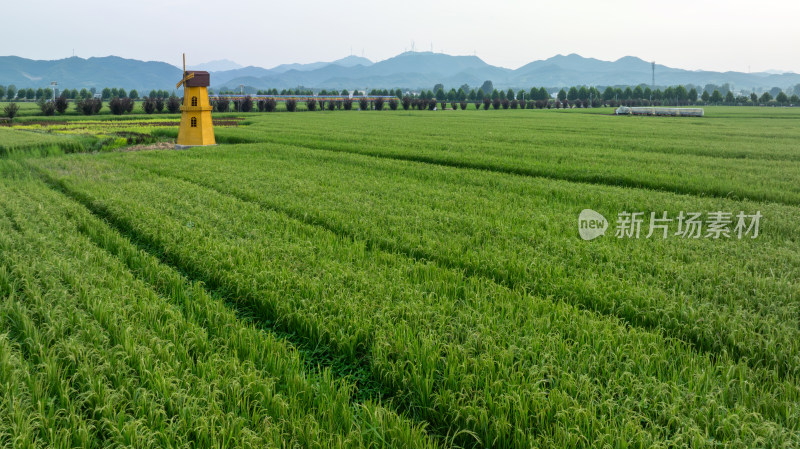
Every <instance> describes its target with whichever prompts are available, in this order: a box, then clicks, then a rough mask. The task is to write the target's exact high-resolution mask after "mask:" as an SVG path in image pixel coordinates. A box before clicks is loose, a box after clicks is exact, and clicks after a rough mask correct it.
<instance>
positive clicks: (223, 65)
mask: <svg viewBox="0 0 800 449" xmlns="http://www.w3.org/2000/svg"><path fill="white" fill-rule="evenodd" d="M241 68H242V66H240V65H239V64H237V63H235V62H233V61H231V60H229V59H220V60H217V61H209V62H204V63H202V64H196V65H193V66H187V67H186V69H187V70H189V69H191V70H205V71H206V72H221V71H223V70H236V69H241Z"/></svg>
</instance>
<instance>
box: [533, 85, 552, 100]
mask: <svg viewBox="0 0 800 449" xmlns="http://www.w3.org/2000/svg"><path fill="white" fill-rule="evenodd" d="M536 99H537V100H542V101H547V100H549V99H550V92H548V91H547V89H545V88H544V87H540V88H539V95H538V96H537V97H536Z"/></svg>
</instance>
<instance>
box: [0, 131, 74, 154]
mask: <svg viewBox="0 0 800 449" xmlns="http://www.w3.org/2000/svg"><path fill="white" fill-rule="evenodd" d="M85 143H86V142H85V141H84V140H81V139H76V138H73V137H71V136H54V135H51V134H45V133H38V132H30V131H21V130H16V129H12V128H7V127H0V158H2V157H9V156H12V155H16V154H30V153H32V152H38V153H43V154H47V153H51V152H76V151H81V150H82V149H83V146H84V144H85Z"/></svg>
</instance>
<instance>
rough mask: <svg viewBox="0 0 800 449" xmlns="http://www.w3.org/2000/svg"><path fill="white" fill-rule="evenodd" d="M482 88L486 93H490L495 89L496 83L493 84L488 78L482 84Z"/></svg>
mask: <svg viewBox="0 0 800 449" xmlns="http://www.w3.org/2000/svg"><path fill="white" fill-rule="evenodd" d="M481 90H482V91H483V93H484V94H489V93H491V92H493V91H494V84H492V81H491V80H486V81H484V82H483V84H482V85H481Z"/></svg>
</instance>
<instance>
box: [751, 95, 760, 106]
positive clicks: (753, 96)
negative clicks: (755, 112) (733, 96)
mask: <svg viewBox="0 0 800 449" xmlns="http://www.w3.org/2000/svg"><path fill="white" fill-rule="evenodd" d="M750 101H752V102H753V106H755V105H757V104H758V94H756V93H755V92H753V93H751V94H750Z"/></svg>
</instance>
